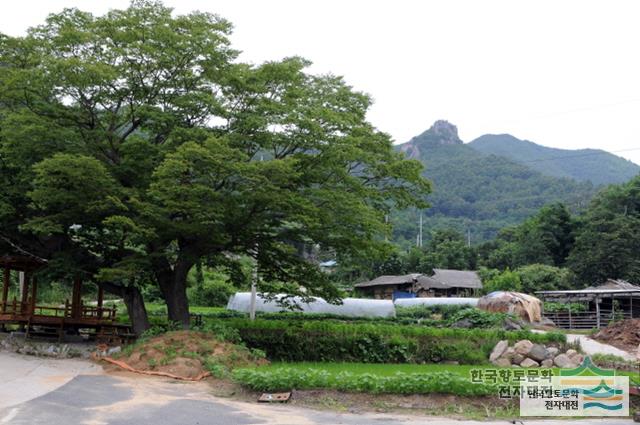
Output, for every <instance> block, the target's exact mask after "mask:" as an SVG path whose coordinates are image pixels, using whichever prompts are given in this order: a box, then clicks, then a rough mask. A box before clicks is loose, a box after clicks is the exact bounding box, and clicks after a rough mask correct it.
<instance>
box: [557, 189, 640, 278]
mask: <svg viewBox="0 0 640 425" xmlns="http://www.w3.org/2000/svg"><path fill="white" fill-rule="evenodd" d="M581 222H582V225H581V226H580V229H579V231H578V232H577V236H576V242H575V247H574V249H573V251H572V252H571V255H570V256H569V260H568V263H569V266H570V268H571V269H572V270H573V271H574V272H575V273H576V276H577V278H578V281H579V282H580V283H581V284H583V285H590V284H599V283H602V282H603V281H605V280H606V279H608V278H612V279H626V280H628V281H631V282H637V281H640V177H635V178H634V179H632V180H631V181H629V182H628V183H626V184H623V185H619V186H610V187H608V188H606V189H605V190H603V191H602V192H600V193H599V194H598V196H597V197H596V198H595V199H594V200H593V202H592V203H591V205H590V206H589V208H588V210H587V212H586V213H585V214H584V216H583V217H581Z"/></svg>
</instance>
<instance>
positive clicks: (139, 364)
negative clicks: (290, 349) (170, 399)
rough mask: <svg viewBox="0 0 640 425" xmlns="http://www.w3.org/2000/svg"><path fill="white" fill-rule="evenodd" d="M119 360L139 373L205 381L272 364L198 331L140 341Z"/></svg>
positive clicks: (118, 357)
mask: <svg viewBox="0 0 640 425" xmlns="http://www.w3.org/2000/svg"><path fill="white" fill-rule="evenodd" d="M116 360H118V361H119V362H122V363H125V364H126V365H128V366H130V367H131V368H132V369H135V370H136V371H142V372H160V373H164V374H168V375H172V376H176V377H180V378H185V379H194V378H198V377H202V376H204V375H206V373H207V372H212V373H213V375H214V376H215V375H219V374H224V373H225V372H226V371H229V370H231V369H233V368H235V367H246V366H251V365H262V364H265V363H268V361H267V360H265V359H264V358H259V357H257V356H256V355H254V353H252V352H251V351H249V350H248V349H247V348H245V347H242V346H239V345H235V344H232V343H229V342H222V341H219V340H218V339H216V338H215V336H213V335H212V334H208V333H205V332H195V331H176V332H167V333H166V334H162V335H159V336H156V337H153V338H150V339H146V340H143V341H140V342H138V343H136V344H134V345H132V346H130V347H126V348H125V349H124V350H123V351H122V352H121V353H119V354H118V355H117V356H116Z"/></svg>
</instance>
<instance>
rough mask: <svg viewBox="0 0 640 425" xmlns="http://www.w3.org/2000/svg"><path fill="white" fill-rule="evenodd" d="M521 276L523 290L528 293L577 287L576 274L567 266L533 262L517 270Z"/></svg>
mask: <svg viewBox="0 0 640 425" xmlns="http://www.w3.org/2000/svg"><path fill="white" fill-rule="evenodd" d="M515 272H516V273H517V274H518V276H520V281H521V282H522V290H523V292H525V293H527V294H535V292H536V291H559V290H563V289H572V288H574V287H575V276H574V274H573V272H572V271H571V270H569V269H566V268H559V267H553V266H548V265H544V264H531V265H528V266H523V267H520V268H518V269H517V270H516V271H515Z"/></svg>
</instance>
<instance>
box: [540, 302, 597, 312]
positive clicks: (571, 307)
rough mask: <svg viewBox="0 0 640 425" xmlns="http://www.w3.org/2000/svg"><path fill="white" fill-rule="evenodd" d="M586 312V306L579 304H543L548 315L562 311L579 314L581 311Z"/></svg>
mask: <svg viewBox="0 0 640 425" xmlns="http://www.w3.org/2000/svg"><path fill="white" fill-rule="evenodd" d="M587 310H588V307H587V305H586V304H581V303H554V302H546V303H544V311H545V312H548V313H555V312H563V311H570V312H572V313H580V312H582V311H587Z"/></svg>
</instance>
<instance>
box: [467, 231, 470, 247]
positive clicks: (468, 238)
mask: <svg viewBox="0 0 640 425" xmlns="http://www.w3.org/2000/svg"><path fill="white" fill-rule="evenodd" d="M467 247H468V248H471V228H469V227H467Z"/></svg>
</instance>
